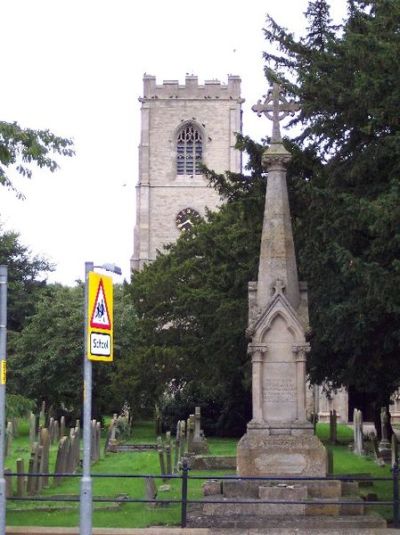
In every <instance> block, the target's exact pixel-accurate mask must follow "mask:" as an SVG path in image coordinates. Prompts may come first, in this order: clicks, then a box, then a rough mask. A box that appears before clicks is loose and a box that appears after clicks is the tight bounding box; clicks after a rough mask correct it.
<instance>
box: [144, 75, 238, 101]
mask: <svg viewBox="0 0 400 535" xmlns="http://www.w3.org/2000/svg"><path fill="white" fill-rule="evenodd" d="M240 84H241V79H240V76H236V75H231V74H230V75H228V83H227V84H224V83H222V82H221V81H220V80H205V82H204V84H203V85H201V84H199V81H198V77H197V76H193V75H190V76H189V75H187V76H186V78H185V83H184V84H180V83H179V80H164V81H163V83H162V84H161V85H157V81H156V77H155V76H151V75H149V74H145V75H144V77H143V96H142V97H140V98H139V101H140V102H146V101H148V100H154V99H185V100H186V99H201V100H209V99H221V100H236V101H238V102H240V103H242V102H244V99H242V98H241V96H240Z"/></svg>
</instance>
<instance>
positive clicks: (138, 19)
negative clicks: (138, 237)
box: [0, 0, 345, 285]
mask: <svg viewBox="0 0 400 535" xmlns="http://www.w3.org/2000/svg"><path fill="white" fill-rule="evenodd" d="M331 4H332V15H333V16H334V18H335V20H339V21H340V20H341V18H342V17H343V15H344V13H345V0H332V1H331ZM306 6H307V0H280V1H279V0H250V1H249V2H247V3H246V2H245V3H243V2H242V1H240V0H202V1H201V2H193V1H188V0H187V1H184V0H168V1H166V0H147V1H146V0H143V1H135V0H113V1H111V0H68V1H65V0H4V1H3V2H2V7H1V19H2V24H1V32H0V47H1V51H2V54H1V56H2V57H1V63H0V65H1V83H0V119H1V120H5V121H17V122H19V123H20V125H21V126H23V127H31V128H41V129H45V128H48V129H50V130H51V131H52V132H54V133H55V134H57V135H61V136H63V137H71V138H73V140H74V142H75V150H76V156H75V157H74V158H68V159H67V158H58V162H59V164H60V165H61V169H60V170H59V171H57V172H55V173H54V174H51V173H50V172H47V171H41V170H39V169H36V168H33V178H32V180H31V181H29V180H26V179H17V181H16V185H17V186H18V187H19V188H20V189H22V191H23V192H24V193H25V195H26V197H27V198H26V200H25V201H20V200H17V199H16V198H15V196H14V194H13V193H11V192H7V191H6V190H5V188H1V189H0V220H1V222H2V223H3V227H4V228H5V229H7V230H15V231H17V232H19V233H20V240H21V242H22V243H23V244H25V245H27V246H28V247H29V248H30V250H31V252H32V253H33V254H39V255H43V256H45V257H46V258H48V259H49V260H50V261H51V262H53V263H55V264H56V271H55V272H54V273H53V274H51V275H50V276H49V280H50V281H58V282H61V283H63V284H68V285H73V284H74V282H75V280H76V279H79V278H80V279H83V277H84V262H85V261H94V262H95V264H97V263H98V264H100V263H104V262H113V263H116V264H117V265H120V266H121V267H122V270H123V276H124V277H125V278H126V279H127V280H129V277H130V274H129V273H130V272H129V259H130V256H131V254H132V252H133V226H134V221H135V185H136V182H137V167H138V164H137V156H138V151H137V147H138V145H139V133H140V103H139V102H138V97H139V96H140V95H141V94H142V78H143V74H144V73H145V72H146V73H147V74H153V75H155V76H157V83H159V84H160V83H162V81H163V80H164V79H178V80H179V81H180V83H184V79H185V74H186V73H190V74H195V75H197V76H198V77H199V83H203V82H204V80H205V79H212V78H218V79H219V80H221V81H222V82H226V81H227V74H228V73H230V74H238V75H240V76H241V78H242V96H243V97H244V98H245V99H246V102H245V104H244V105H243V110H244V134H249V135H250V136H252V137H253V138H254V139H257V140H259V139H260V138H261V137H262V136H264V135H266V134H267V133H268V132H269V128H270V127H269V125H268V124H267V121H265V120H263V119H260V118H257V116H256V115H255V114H254V113H253V112H251V111H250V108H251V106H252V104H254V103H255V102H256V101H257V100H258V99H259V98H261V96H262V95H263V94H264V93H265V92H266V89H267V87H266V81H265V78H264V74H263V60H262V51H263V50H264V49H265V47H266V43H265V40H264V36H263V32H262V28H263V26H264V21H265V15H266V14H267V13H269V14H271V15H272V16H273V17H274V18H275V19H276V20H277V22H279V23H280V24H282V25H284V26H285V27H287V28H289V29H290V30H292V31H295V32H301V31H302V28H303V26H304V17H303V16H302V13H303V12H304V11H305V9H306Z"/></svg>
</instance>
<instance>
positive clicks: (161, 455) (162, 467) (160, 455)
mask: <svg viewBox="0 0 400 535" xmlns="http://www.w3.org/2000/svg"><path fill="white" fill-rule="evenodd" d="M157 453H158V459H159V461H160V471H161V475H162V478H163V481H165V480H166V477H165V475H166V473H167V471H166V467H165V459H164V446H163V443H162V440H161V437H157Z"/></svg>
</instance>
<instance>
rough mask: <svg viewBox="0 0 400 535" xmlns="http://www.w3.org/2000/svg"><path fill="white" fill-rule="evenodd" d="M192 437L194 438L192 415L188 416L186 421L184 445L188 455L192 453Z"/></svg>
mask: <svg viewBox="0 0 400 535" xmlns="http://www.w3.org/2000/svg"><path fill="white" fill-rule="evenodd" d="M193 436H194V414H190V415H189V418H188V419H187V420H186V443H187V451H188V453H189V454H192V453H194V452H193V447H192V445H193Z"/></svg>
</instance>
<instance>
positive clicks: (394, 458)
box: [392, 433, 399, 466]
mask: <svg viewBox="0 0 400 535" xmlns="http://www.w3.org/2000/svg"><path fill="white" fill-rule="evenodd" d="M398 461H399V443H398V441H397V438H396V435H395V434H394V433H393V435H392V466H394V465H395V464H398Z"/></svg>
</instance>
